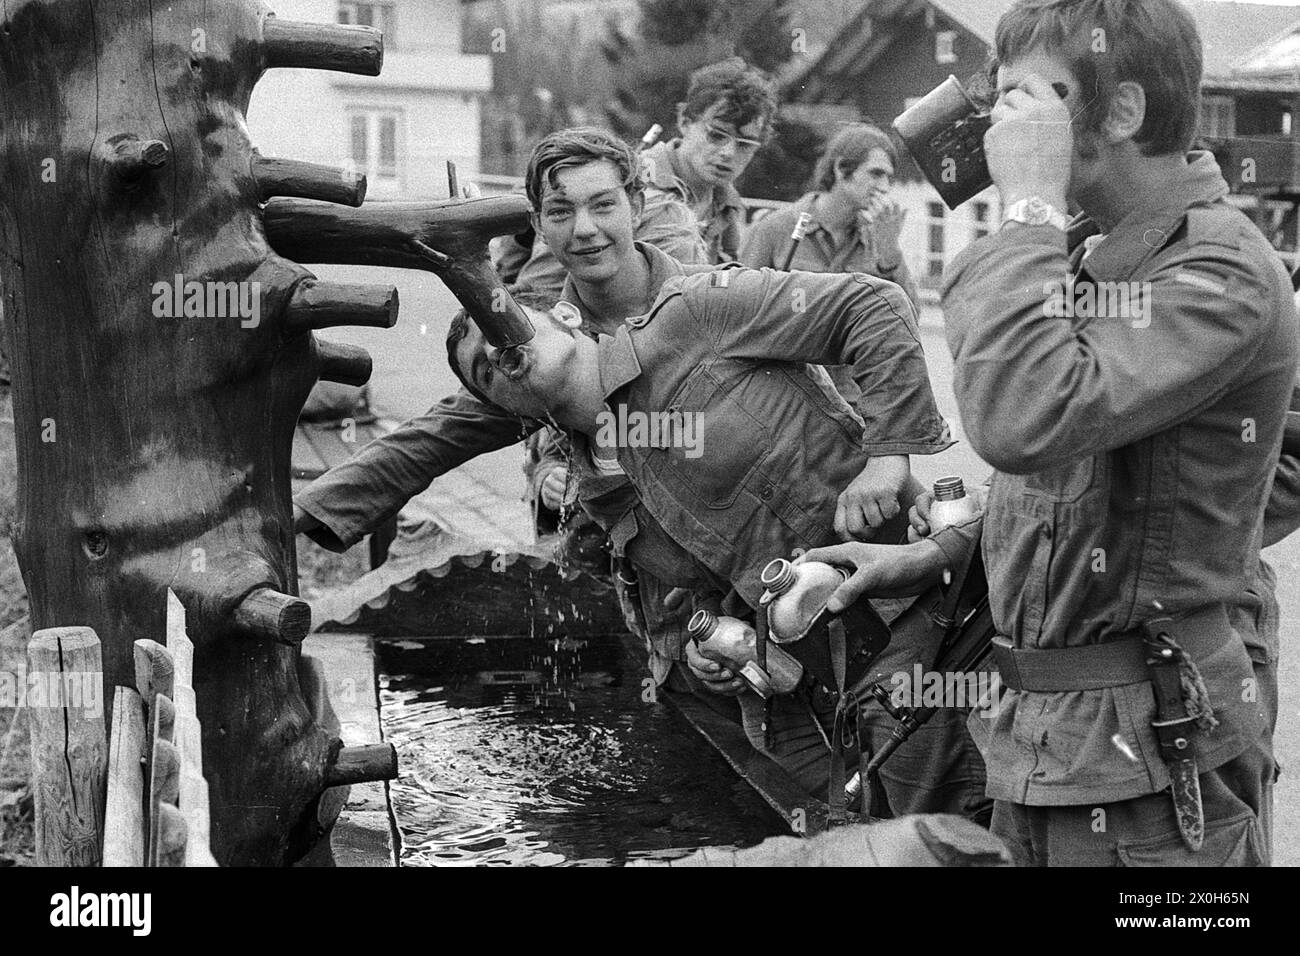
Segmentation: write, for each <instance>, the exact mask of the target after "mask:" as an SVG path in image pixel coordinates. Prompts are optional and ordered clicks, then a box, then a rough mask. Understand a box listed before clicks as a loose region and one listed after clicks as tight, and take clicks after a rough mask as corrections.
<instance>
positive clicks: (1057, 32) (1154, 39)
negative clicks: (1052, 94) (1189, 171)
mask: <svg viewBox="0 0 1300 956" xmlns="http://www.w3.org/2000/svg"><path fill="white" fill-rule="evenodd" d="M994 45H995V57H996V59H995V60H994V61H993V64H992V68H991V70H990V73H991V75H992V76H994V77H996V75H997V68H998V65H999V64H1002V63H1011V62H1014V61H1015V60H1016V59H1017V58H1018V57H1020V56H1023V55H1025V54H1026V53H1030V52H1032V51H1038V50H1041V51H1043V52H1046V53H1048V54H1050V55H1059V56H1061V57H1063V58H1064V59H1065V61H1066V63H1067V64H1068V65H1069V67H1070V70H1071V71H1072V72H1073V73H1074V76H1075V79H1077V80H1078V81H1079V84H1080V85H1081V86H1082V88H1083V90H1082V95H1083V99H1084V101H1085V102H1084V107H1083V111H1082V116H1081V119H1082V121H1083V128H1084V129H1086V130H1089V131H1092V132H1095V131H1097V130H1099V129H1100V128H1101V125H1102V123H1103V122H1104V120H1105V119H1106V114H1107V113H1108V112H1109V110H1110V104H1111V100H1112V98H1113V97H1114V95H1115V92H1116V89H1117V88H1118V86H1119V84H1120V83H1123V82H1133V83H1138V84H1140V85H1141V87H1142V89H1143V90H1144V91H1145V92H1146V116H1145V118H1144V119H1143V122H1142V128H1141V129H1140V130H1138V133H1137V135H1136V136H1134V137H1133V140H1134V142H1136V143H1137V144H1138V146H1139V148H1140V149H1141V150H1142V152H1143V154H1145V155H1148V156H1151V155H1164V154H1168V153H1182V152H1186V151H1187V150H1188V149H1189V148H1190V147H1191V144H1192V140H1193V138H1194V137H1195V136H1196V123H1197V115H1198V113H1199V111H1200V100H1201V70H1202V54H1201V37H1200V34H1199V33H1198V32H1197V29H1196V21H1195V20H1194V19H1193V18H1192V15H1191V13H1190V12H1188V10H1187V8H1186V7H1184V6H1183V5H1182V4H1181V3H1179V2H1178V0H1020V2H1018V3H1017V4H1016V5H1015V6H1014V7H1012V8H1011V9H1010V10H1008V11H1007V12H1006V13H1004V14H1003V15H1002V19H1000V20H999V21H998V26H997V33H996V37H995V41H994Z"/></svg>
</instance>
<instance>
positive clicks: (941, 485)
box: [934, 478, 966, 501]
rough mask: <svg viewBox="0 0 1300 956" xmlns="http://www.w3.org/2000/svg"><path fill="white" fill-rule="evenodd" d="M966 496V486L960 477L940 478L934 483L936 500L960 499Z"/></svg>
mask: <svg viewBox="0 0 1300 956" xmlns="http://www.w3.org/2000/svg"><path fill="white" fill-rule="evenodd" d="M965 497H966V486H965V484H963V482H962V480H961V479H960V478H940V479H939V480H938V481H936V482H935V483H934V500H935V501H960V500H961V499H962V498H965Z"/></svg>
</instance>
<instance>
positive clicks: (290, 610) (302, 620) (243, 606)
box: [232, 588, 311, 644]
mask: <svg viewBox="0 0 1300 956" xmlns="http://www.w3.org/2000/svg"><path fill="white" fill-rule="evenodd" d="M232 623H233V624H234V626H235V627H236V628H238V629H239V630H240V631H243V632H244V633H245V634H246V635H248V636H249V637H255V638H260V639H265V640H272V641H278V642H280V643H281V644H301V643H302V642H303V639H304V638H305V637H306V636H307V632H308V631H310V630H311V605H309V604H308V603H307V602H306V601H304V600H303V599H302V598H297V597H294V596H293V595H292V594H281V593H280V592H279V591H275V590H273V589H271V588H258V589H257V590H256V591H253V592H251V593H250V594H249V595H248V596H247V597H245V598H244V599H243V600H242V601H240V602H239V606H238V607H236V608H235V611H234V614H233V615H232Z"/></svg>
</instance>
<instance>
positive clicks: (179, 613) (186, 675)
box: [167, 588, 194, 696]
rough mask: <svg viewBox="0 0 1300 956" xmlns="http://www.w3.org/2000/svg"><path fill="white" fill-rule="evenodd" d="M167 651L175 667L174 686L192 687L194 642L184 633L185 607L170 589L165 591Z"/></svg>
mask: <svg viewBox="0 0 1300 956" xmlns="http://www.w3.org/2000/svg"><path fill="white" fill-rule="evenodd" d="M167 650H168V651H169V652H170V653H171V655H172V662H173V663H174V664H175V667H176V676H175V680H174V683H175V686H176V687H193V686H194V642H193V641H191V640H190V638H189V635H188V634H187V633H186V632H185V605H184V604H182V603H181V599H180V598H178V597H177V596H176V593H175V592H174V591H173V590H172V589H171V588H168V589H167ZM169 696H170V695H169Z"/></svg>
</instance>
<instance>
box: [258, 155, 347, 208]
mask: <svg viewBox="0 0 1300 956" xmlns="http://www.w3.org/2000/svg"><path fill="white" fill-rule="evenodd" d="M253 179H254V180H256V181H257V195H258V197H259V198H260V199H261V200H262V201H263V202H266V201H267V200H268V199H273V198H275V197H276V196H294V197H298V198H300V199H319V200H322V201H323V202H333V203H338V204H339V205H342V206H360V205H361V203H362V202H364V201H365V198H366V177H365V176H364V175H363V174H361V173H355V172H352V171H351V170H347V169H340V168H339V167H337V166H322V165H321V164H319V163H304V162H302V161H301V160H297V159H281V158H278V157H271V156H262V155H260V154H255V155H254V156H253Z"/></svg>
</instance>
